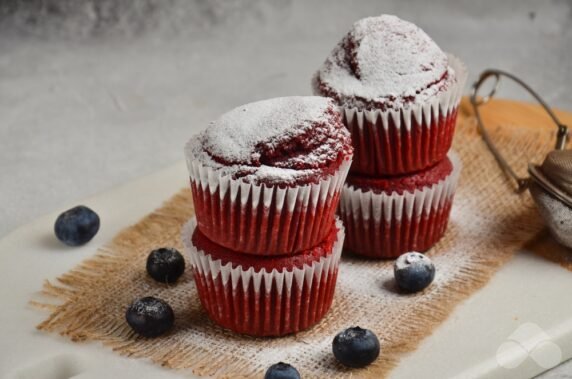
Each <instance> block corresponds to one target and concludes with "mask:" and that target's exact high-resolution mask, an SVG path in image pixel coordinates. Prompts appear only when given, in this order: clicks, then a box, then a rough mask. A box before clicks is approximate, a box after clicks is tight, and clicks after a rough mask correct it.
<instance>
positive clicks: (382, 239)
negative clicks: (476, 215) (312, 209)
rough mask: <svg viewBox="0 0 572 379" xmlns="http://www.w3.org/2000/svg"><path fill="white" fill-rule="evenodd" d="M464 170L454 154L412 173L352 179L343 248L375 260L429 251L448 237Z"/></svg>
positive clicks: (346, 192) (345, 193)
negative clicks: (448, 229)
mask: <svg viewBox="0 0 572 379" xmlns="http://www.w3.org/2000/svg"><path fill="white" fill-rule="evenodd" d="M460 170H461V162H460V160H459V158H458V157H457V155H456V154H455V153H450V154H449V157H448V158H447V157H446V158H445V159H444V160H442V161H441V162H439V163H438V164H437V165H435V166H433V167H430V168H428V169H426V170H424V171H420V172H417V173H415V174H412V175H407V176H396V177H391V178H371V177H364V176H358V175H350V176H349V177H348V180H347V183H346V185H345V186H344V188H343V190H342V200H341V202H340V216H341V218H342V221H343V222H344V225H345V227H346V240H345V246H344V248H345V249H347V250H349V251H351V252H353V253H355V254H358V255H363V256H367V257H372V258H396V257H398V256H400V255H401V254H403V253H405V252H408V251H420V252H423V251H426V250H428V249H429V248H430V247H431V246H433V245H434V244H435V243H437V241H439V239H441V237H442V236H443V234H444V233H445V230H446V228H447V223H448V220H449V214H450V212H451V206H452V203H453V196H454V193H455V189H456V187H457V181H458V178H459V174H460Z"/></svg>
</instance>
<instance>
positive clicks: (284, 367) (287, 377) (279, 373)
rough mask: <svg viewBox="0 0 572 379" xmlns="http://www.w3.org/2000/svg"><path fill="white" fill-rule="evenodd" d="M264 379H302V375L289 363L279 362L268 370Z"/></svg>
mask: <svg viewBox="0 0 572 379" xmlns="http://www.w3.org/2000/svg"><path fill="white" fill-rule="evenodd" d="M264 379H300V373H299V372H298V370H296V368H295V367H294V366H291V365H289V364H288V363H284V362H278V363H275V364H273V365H272V366H270V367H269V368H268V370H266V374H264Z"/></svg>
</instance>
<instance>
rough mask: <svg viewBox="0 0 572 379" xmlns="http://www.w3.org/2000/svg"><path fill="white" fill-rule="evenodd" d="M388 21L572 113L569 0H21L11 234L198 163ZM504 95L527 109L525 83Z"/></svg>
mask: <svg viewBox="0 0 572 379" xmlns="http://www.w3.org/2000/svg"><path fill="white" fill-rule="evenodd" d="M380 13H393V14H396V15H398V16H400V17H402V18H405V19H407V20H410V21H413V22H415V23H417V24H418V25H419V26H421V27H422V28H423V29H425V30H426V32H427V33H428V34H429V35H431V36H432V37H433V38H434V39H435V40H436V41H437V43H438V44H439V45H440V46H441V47H442V48H443V49H444V50H446V51H449V52H452V53H454V54H456V55H458V56H459V57H461V58H462V59H463V60H464V61H465V62H466V63H467V65H468V66H469V69H470V71H471V77H470V81H471V82H472V81H473V80H474V79H475V77H476V75H477V74H478V73H479V72H480V71H481V70H483V69H484V68H487V67H496V68H502V69H505V70H508V71H510V72H513V73H515V74H517V75H519V76H521V77H522V78H524V79H526V80H527V81H528V82H529V83H530V84H531V85H532V86H533V87H534V88H536V89H538V91H539V92H540V93H541V94H542V95H544V97H545V98H546V100H547V101H548V102H549V103H550V104H553V105H554V106H558V107H562V108H567V109H570V110H572V91H570V90H569V89H570V88H572V74H571V72H572V1H569V0H547V1H532V0H524V1H523V0H508V1H502V2H500V1H474V0H473V1H466V0H463V1H455V0H449V1H445V0H441V1H431V2H428V1H412V0H409V1H403V0H390V1H384V2H381V1H374V0H368V1H347V2H337V1H336V2H334V1H325V0H324V1H302V0H299V1H293V0H290V1H279V0H274V1H263V0H251V1H247V0H240V1H236V2H225V1H223V0H216V1H201V0H193V1H183V0H170V1H158V0H140V1H127V0H99V1H98V0H81V1H77V0H76V1H72V0H59V1H58V0H44V1H39V0H32V1H28V2H21V1H16V0H6V1H3V2H2V3H1V4H0V147H1V148H0V236H2V235H4V234H6V233H8V232H9V231H10V230H12V229H14V228H16V227H18V226H20V225H22V224H25V223H26V222H28V221H30V220H32V219H33V218H35V217H37V216H39V215H41V214H43V213H46V212H48V211H52V210H54V209H58V207H60V206H61V204H63V203H69V201H70V200H73V199H81V198H84V197H86V196H88V195H91V194H94V193H97V192H100V191H104V190H105V189H107V188H110V187H113V186H115V185H118V184H120V183H123V182H126V181H129V180H130V179H133V178H136V177H139V176H141V175H144V174H148V173H151V172H153V171H155V170H157V169H159V168H162V167H164V166H167V165H169V164H171V163H173V162H175V161H177V160H180V159H182V147H183V145H184V143H185V141H186V140H187V139H188V138H189V137H190V136H191V135H192V134H193V133H194V132H196V131H198V130H199V129H201V128H202V127H204V126H205V125H206V123H207V122H208V121H209V120H210V119H212V118H214V117H216V116H217V115H218V114H219V113H221V112H223V111H225V110H227V109H229V108H231V107H233V106H236V105H239V104H241V103H246V102H250V101H253V100H258V99H263V98H267V97H273V96H283V95H293V94H309V93H310V86H309V78H310V76H311V75H312V73H313V72H314V70H315V69H316V68H317V67H318V66H319V65H320V64H321V62H322V61H323V59H324V58H325V56H326V55H327V53H328V52H329V51H330V50H331V48H332V47H333V46H334V44H335V43H336V42H337V41H338V40H339V38H340V37H341V36H342V35H343V34H344V32H345V31H346V30H347V29H348V28H349V26H350V25H351V23H352V22H353V21H355V20H356V19H359V18H361V17H365V16H369V15H377V14H380ZM501 96H505V97H513V98H522V99H527V97H526V96H525V95H523V94H522V92H520V91H519V90H518V89H517V88H515V87H512V86H510V85H507V86H504V87H503V89H502V92H501ZM134 196H136V194H134ZM103 222H105V221H104V220H103ZM571 372H572V366H571V365H564V366H561V367H560V368H558V369H556V370H553V371H552V373H550V374H548V375H547V376H546V377H566V373H571ZM558 375H560V376H558ZM569 377H572V375H570V376H569Z"/></svg>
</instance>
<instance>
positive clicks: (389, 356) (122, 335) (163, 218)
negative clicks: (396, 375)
mask: <svg viewBox="0 0 572 379" xmlns="http://www.w3.org/2000/svg"><path fill="white" fill-rule="evenodd" d="M473 123H474V120H473V119H471V118H470V117H467V115H466V114H464V115H461V118H460V120H459V126H458V128H459V131H458V134H457V139H456V143H457V146H458V147H457V150H458V151H459V152H460V153H461V155H462V152H463V147H462V145H461V144H465V143H466V140H465V139H468V138H472V139H473V140H475V141H473V143H479V142H477V141H476V139H477V138H478V136H477V135H476V133H475V132H474V124H473ZM495 136H496V138H497V139H498V142H499V144H501V145H503V144H507V143H508V144H510V141H511V139H512V136H511V134H510V133H506V130H503V131H495ZM550 138H551V136H550V135H546V133H544V134H542V133H540V134H537V133H532V135H531V136H530V137H529V138H526V141H527V144H528V146H527V148H526V151H527V152H528V153H529V154H536V155H537V156H539V155H540V154H542V153H543V152H544V150H545V149H546V146H547V144H549V142H548V141H549V139H550ZM460 140H461V141H460ZM479 141H480V139H479ZM459 142H460V143H459ZM481 143H482V142H481ZM520 159H521V158H519V157H509V160H510V161H511V162H512V163H516V162H518V161H519V160H520ZM465 161H466V160H465ZM489 164H490V160H489ZM465 165H466V166H467V162H465ZM469 165H470V162H469ZM488 168H489V169H491V167H488ZM465 170H466V171H470V170H471V168H470V167H465ZM485 174H486V175H496V174H494V173H492V172H491V173H485ZM467 182H468V180H467V178H466V177H464V178H462V179H461V186H469V185H472V183H467ZM505 182H506V183H505V185H506V191H510V183H509V182H508V181H505ZM461 188H463V187H461ZM514 196H516V197H515V201H514V202H513V203H512V204H511V205H510V206H509V211H510V212H511V217H512V218H513V219H517V218H518V219H519V220H520V222H519V225H518V227H517V228H515V230H511V233H510V234H509V235H507V234H506V233H505V232H506V231H498V235H499V236H500V235H503V238H502V239H500V238H499V239H495V238H492V239H490V240H487V241H483V244H482V246H481V248H482V251H484V252H485V253H483V254H478V255H473V256H472V257H471V259H470V261H469V262H468V264H467V265H466V266H465V267H463V268H462V270H460V272H459V273H458V275H457V276H456V277H454V278H453V279H451V280H450V281H448V283H447V284H446V285H445V286H443V288H442V290H441V292H440V293H439V294H437V295H435V296H433V298H432V301H431V302H430V303H429V302H423V301H419V302H418V303H416V309H415V310H416V312H415V314H416V318H415V319H413V320H411V319H409V320H407V322H401V323H400V324H399V325H397V326H396V327H395V328H394V329H393V334H394V335H395V338H394V339H390V340H385V341H383V346H382V349H383V351H382V355H381V356H380V358H379V359H378V360H377V361H376V362H375V363H374V364H372V365H371V366H369V367H368V368H366V369H362V370H347V369H344V368H342V367H337V369H338V372H339V374H340V377H350V376H351V377H363V378H379V377H384V376H386V375H388V373H389V372H390V371H391V370H392V369H393V368H394V367H395V366H396V365H397V364H398V363H399V360H400V359H401V358H402V357H403V355H404V354H406V353H408V352H411V351H413V350H415V348H416V347H417V346H418V344H419V343H420V342H421V341H422V340H423V339H424V338H425V337H427V336H428V335H430V334H431V333H432V331H433V330H434V329H435V328H436V327H437V326H438V325H440V324H441V323H442V322H443V321H444V320H445V319H446V318H447V317H448V315H449V314H450V313H451V311H452V310H453V309H454V307H455V306H456V305H458V304H459V303H460V302H461V301H462V300H464V299H466V298H467V297H468V296H470V295H471V294H472V293H474V292H475V291H476V290H478V289H479V288H481V287H483V286H484V285H485V284H486V283H487V282H488V280H489V279H490V278H491V276H492V275H493V274H494V273H495V272H496V271H497V269H498V268H499V267H501V266H502V265H503V264H504V263H506V262H507V261H508V260H509V259H510V258H511V257H512V256H513V254H514V253H515V251H516V250H517V249H518V248H520V247H522V246H523V245H524V243H525V242H526V241H527V240H529V239H530V236H532V235H535V234H536V233H538V232H539V230H540V229H541V224H540V222H539V220H538V217H535V216H536V211H535V209H534V207H533V205H532V202H531V201H530V199H528V198H527V197H526V195H521V196H517V195H514ZM191 204H192V202H191V201H190V191H189V190H187V189H185V190H183V191H181V192H180V193H178V194H177V195H176V196H174V197H173V198H172V199H170V200H169V201H167V202H166V203H165V204H164V206H162V207H161V208H159V209H158V210H156V211H155V212H153V213H152V214H150V215H148V216H146V217H145V218H144V219H143V220H141V221H140V222H138V223H137V224H136V225H133V226H131V227H129V228H127V229H125V230H124V231H122V232H120V233H119V234H118V235H117V236H116V237H115V238H114V239H113V240H112V241H111V242H110V244H108V245H106V246H104V247H102V248H101V249H99V250H98V251H97V253H96V254H95V255H94V256H93V257H92V258H90V259H88V260H86V261H84V262H83V263H81V264H80V265H79V266H78V267H76V268H75V269H73V270H71V271H70V272H68V273H66V274H64V275H62V276H61V277H59V278H58V279H57V284H54V283H52V282H46V283H45V285H44V288H43V290H42V293H43V294H44V295H47V296H52V297H54V298H56V299H57V300H58V303H57V304H50V303H48V302H33V304H34V305H35V306H37V307H40V308H42V309H45V310H47V311H49V312H50V313H51V314H50V316H49V317H48V318H47V319H46V320H45V321H44V322H42V323H41V324H40V325H38V329H39V330H43V331H49V332H58V333H60V334H61V335H63V336H66V337H68V338H70V339H71V340H72V341H86V340H96V341H101V342H102V343H103V344H104V345H106V346H108V347H110V348H112V349H113V350H114V351H116V352H117V353H119V354H121V355H124V356H129V357H135V358H147V359H150V360H151V361H153V362H155V363H157V364H159V365H161V366H164V367H168V368H176V369H183V368H188V369H190V370H191V371H192V372H193V373H194V374H197V375H201V376H217V377H233V378H241V377H253V376H261V375H262V372H261V371H260V370H259V369H257V370H255V369H253V366H252V364H251V361H250V360H249V359H244V358H241V357H238V356H231V357H229V356H224V355H219V354H216V352H213V351H212V350H211V349H209V347H208V346H199V345H192V346H191V345H188V344H185V343H182V342H179V341H173V340H172V339H169V338H168V336H167V337H166V338H163V339H157V340H147V339H142V338H139V337H136V336H134V334H133V333H132V332H131V330H130V329H129V328H128V327H127V326H126V325H125V323H124V322H123V320H122V319H121V321H117V320H115V321H103V320H101V319H100V318H99V316H98V315H97V314H96V313H93V312H92V311H91V310H90V309H89V308H85V307H81V306H80V307H78V306H76V304H78V303H79V301H78V300H79V299H80V298H81V297H82V296H84V294H85V291H86V289H87V288H93V287H94V286H97V285H98V284H99V283H100V281H101V280H102V279H101V277H107V278H108V277H109V276H113V275H118V276H119V275H121V271H120V270H121V269H122V268H123V267H125V265H126V264H127V263H126V261H128V260H129V259H130V256H129V254H125V255H124V254H122V253H124V252H125V251H126V250H129V251H139V249H140V248H142V247H143V246H145V245H146V243H147V241H141V240H139V239H140V238H141V236H149V238H152V236H154V235H161V234H163V233H164V234H165V236H164V238H165V239H167V240H168V239H169V238H170V237H171V238H172V237H173V236H172V235H171V236H170V237H169V236H168V234H169V233H171V234H172V233H173V231H176V233H177V235H178V232H179V227H180V225H182V223H183V222H184V221H185V220H187V219H188V218H189V217H191V215H192V213H193V209H192V205H191ZM456 234H457V231H456V230H454V229H453V230H449V232H448V234H447V236H446V237H445V238H444V240H443V241H441V242H440V244H439V245H438V246H437V247H436V248H435V249H436V250H437V251H438V250H439V249H440V246H441V247H445V246H447V245H448V244H449V243H451V241H452V240H453V239H455V238H458V237H459V236H458V235H456ZM495 235H496V234H495ZM134 236H138V237H137V238H138V239H134ZM178 247H180V246H178ZM487 251H488V252H491V253H489V254H487V253H486V252H487ZM492 252H494V254H493V253H492ZM140 253H141V254H144V253H143V252H140ZM346 259H348V258H346ZM349 259H352V258H349ZM114 267H115V269H114ZM102 270H104V271H105V275H102ZM114 270H117V272H113V271H114ZM187 280H190V279H189V278H187ZM166 290H168V288H167V289H166ZM347 301H351V299H343V298H340V297H337V298H336V302H337V304H336V305H337V306H338V307H342V308H343V306H344V304H343V303H344V302H347ZM340 303H341V304H340ZM193 317H194V316H192V315H191V317H190V318H191V319H192V318H193ZM201 317H202V316H201ZM333 317H335V316H334V315H332V312H330V314H328V315H327V316H326V318H325V319H324V321H323V322H322V323H321V324H319V325H318V326H316V327H315V328H314V329H316V328H317V329H323V328H325V325H327V323H328V322H330V321H331V320H332V318H333ZM191 322H192V321H191ZM303 336H304V333H301V334H300V337H299V338H301V339H303V338H304V337H303ZM220 337H221V338H225V337H228V338H234V337H232V336H231V335H230V334H225V332H220ZM332 337H333V336H332ZM244 338H247V337H244ZM295 338H297V337H295ZM260 343H261V344H265V343H271V342H268V340H266V339H261V340H260ZM332 361H333V360H332ZM332 364H335V363H333V362H332ZM301 371H302V375H303V376H304V377H319V375H317V374H315V373H306V372H305V370H304V367H302V370H301Z"/></svg>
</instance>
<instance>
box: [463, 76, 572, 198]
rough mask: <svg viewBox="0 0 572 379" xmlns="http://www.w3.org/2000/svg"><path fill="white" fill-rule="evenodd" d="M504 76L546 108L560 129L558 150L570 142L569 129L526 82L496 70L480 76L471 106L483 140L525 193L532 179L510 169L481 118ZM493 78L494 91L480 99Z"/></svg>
mask: <svg viewBox="0 0 572 379" xmlns="http://www.w3.org/2000/svg"><path fill="white" fill-rule="evenodd" d="M503 76H504V77H507V78H509V79H512V80H513V81H514V82H516V83H517V84H519V85H520V86H521V87H522V88H524V89H525V90H526V91H527V92H528V93H530V94H531V95H532V96H533V97H534V98H535V99H536V101H538V103H539V104H540V105H541V106H542V107H543V108H544V110H545V111H546V113H548V115H549V116H550V118H551V119H552V121H554V123H555V124H556V126H557V128H558V132H557V134H556V145H555V149H556V150H562V149H564V147H565V146H566V142H567V140H568V127H567V126H566V125H564V124H562V123H561V122H560V120H559V119H558V117H556V115H555V114H554V112H553V111H552V109H551V108H550V107H549V106H548V104H546V102H545V101H544V100H543V99H542V98H541V97H540V96H539V95H538V93H536V91H534V90H533V89H532V88H530V86H529V85H528V84H526V83H525V82H523V81H522V80H521V79H519V78H517V77H516V76H514V75H512V74H510V73H508V72H505V71H501V70H496V69H487V70H485V71H483V72H482V73H481V75H480V76H479V80H477V82H476V83H475V84H473V90H472V93H471V104H472V106H473V109H474V111H475V117H476V119H477V128H478V129H479V132H480V133H481V135H482V137H483V140H484V141H485V143H486V144H487V147H488V149H489V150H490V151H491V153H492V154H493V156H494V157H495V159H496V161H497V163H498V164H499V166H500V167H501V169H502V170H503V171H504V172H505V173H506V174H507V175H508V176H510V177H511V178H512V179H513V180H514V181H515V182H516V185H517V192H523V191H525V190H526V189H527V188H528V184H529V181H530V179H529V178H523V177H519V176H518V175H517V174H516V172H514V170H513V169H512V168H511V167H510V165H509V164H508V163H507V161H506V160H505V159H504V158H503V156H502V155H501V153H500V152H499V151H498V149H497V148H496V146H495V144H494V143H493V141H492V139H491V137H490V135H489V133H488V132H487V130H486V129H485V127H484V125H483V120H482V118H481V114H480V112H479V107H480V106H481V105H484V104H486V103H487V102H488V101H489V100H490V99H492V98H493V97H494V95H495V94H496V92H497V91H498V89H499V84H500V79H501V77H503ZM491 77H493V78H494V79H495V83H494V86H493V88H492V90H491V91H490V92H489V93H488V94H487V95H485V96H484V97H481V98H479V97H478V94H479V89H480V88H481V86H482V85H483V83H484V82H486V81H487V80H488V79H489V78H491Z"/></svg>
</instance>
